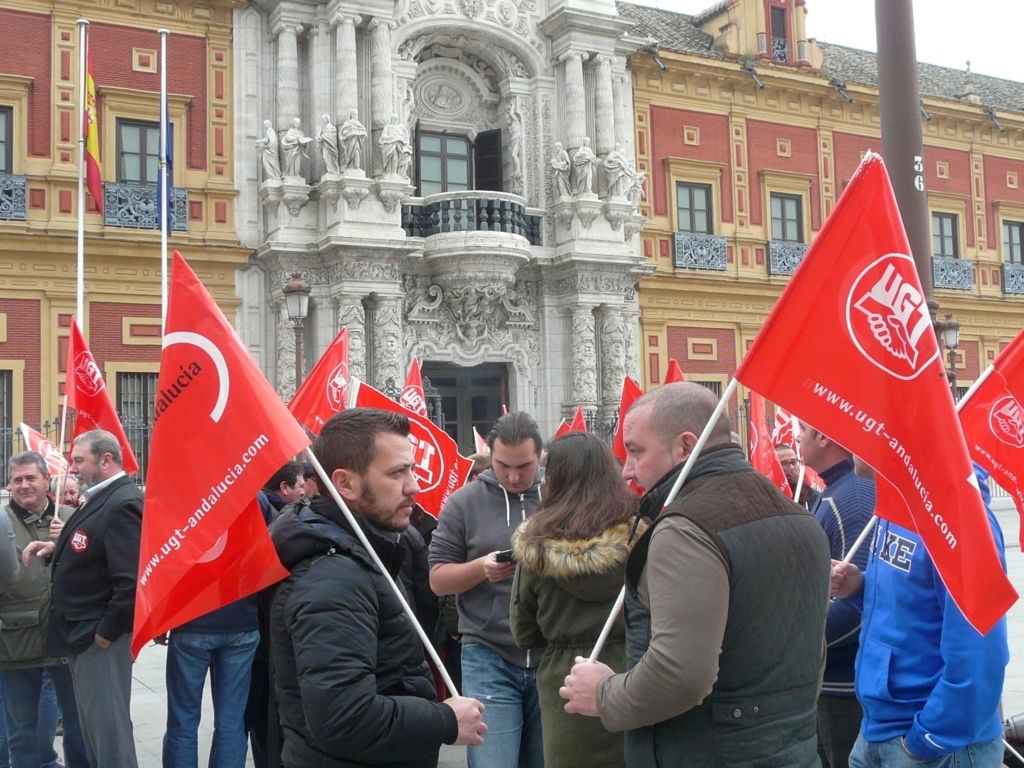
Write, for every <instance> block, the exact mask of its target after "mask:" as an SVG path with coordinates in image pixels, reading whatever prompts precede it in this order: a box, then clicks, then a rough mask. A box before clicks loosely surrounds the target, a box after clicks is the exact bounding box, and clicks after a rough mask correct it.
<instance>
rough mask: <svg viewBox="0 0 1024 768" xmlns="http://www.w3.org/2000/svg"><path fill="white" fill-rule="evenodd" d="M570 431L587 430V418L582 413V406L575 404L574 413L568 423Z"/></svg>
mask: <svg viewBox="0 0 1024 768" xmlns="http://www.w3.org/2000/svg"><path fill="white" fill-rule="evenodd" d="M569 431H570V432H586V431H587V419H586V417H585V416H584V415H583V406H582V405H577V406H576V413H574V414H573V415H572V423H571V424H569Z"/></svg>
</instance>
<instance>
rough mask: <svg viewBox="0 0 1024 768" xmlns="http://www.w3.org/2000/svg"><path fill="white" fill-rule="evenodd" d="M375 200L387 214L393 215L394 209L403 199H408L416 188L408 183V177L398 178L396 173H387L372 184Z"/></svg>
mask: <svg viewBox="0 0 1024 768" xmlns="http://www.w3.org/2000/svg"><path fill="white" fill-rule="evenodd" d="M374 186H375V188H376V193H377V199H378V200H380V202H381V204H382V205H383V206H384V210H385V211H387V212H388V213H394V212H395V209H396V207H397V206H398V204H399V203H401V202H402V201H403V200H405V198H407V197H409V196H410V195H411V194H412V193H413V192H414V191H415V190H416V188H415V187H414V186H413V185H412V184H410V183H409V177H408V176H399V175H398V174H396V173H387V174H385V175H384V176H382V177H381V178H379V179H377V181H376V182H375V184H374Z"/></svg>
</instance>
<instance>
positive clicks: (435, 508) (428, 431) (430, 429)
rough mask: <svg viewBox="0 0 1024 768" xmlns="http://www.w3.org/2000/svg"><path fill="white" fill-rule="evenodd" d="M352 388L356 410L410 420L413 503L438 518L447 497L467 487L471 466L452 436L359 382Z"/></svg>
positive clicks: (428, 420)
mask: <svg viewBox="0 0 1024 768" xmlns="http://www.w3.org/2000/svg"><path fill="white" fill-rule="evenodd" d="M355 387H356V390H355V397H354V399H353V403H354V405H355V407H356V408H380V409H381V410H385V411H393V412H394V413H401V414H403V415H405V416H407V417H408V418H409V428H410V430H411V433H410V435H409V442H411V443H412V447H413V460H414V461H415V462H416V466H414V467H413V472H414V473H415V475H416V482H417V483H419V486H420V492H419V493H417V494H416V503H417V504H419V505H420V506H421V507H423V509H424V510H426V511H427V512H429V513H430V514H431V515H433V516H434V517H437V516H438V515H440V514H441V508H442V507H443V506H444V503H445V502H446V501H448V497H449V496H451V495H452V493H454V492H455V491H457V490H458V489H459V488H461V487H462V486H463V485H465V484H466V481H467V480H468V479H469V473H470V471H471V470H472V469H473V462H472V461H470V460H469V459H467V458H466V457H465V456H462V455H461V454H459V446H458V445H456V444H455V441H454V440H452V438H451V436H449V434H448V433H447V432H445V431H444V430H443V429H441V428H440V427H439V426H437V425H436V424H434V423H433V422H432V421H430V419H428V418H427V417H426V416H421V415H420V414H418V413H416V412H415V411H410V410H409V409H408V408H406V407H405V406H404V405H402V404H401V403H396V402H395V401H394V400H392V399H391V398H390V397H388V396H387V395H385V394H384V393H383V392H379V391H378V390H376V389H374V388H373V387H371V386H370V385H369V384H366V383H364V382H362V381H357V382H356V384H355Z"/></svg>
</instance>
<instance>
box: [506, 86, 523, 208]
mask: <svg viewBox="0 0 1024 768" xmlns="http://www.w3.org/2000/svg"><path fill="white" fill-rule="evenodd" d="M505 121H506V122H507V123H508V155H509V160H510V161H511V162H512V179H511V181H512V194H513V195H522V194H523V193H524V192H525V189H526V184H525V183H524V180H523V116H522V115H521V114H520V112H519V104H518V99H517V98H516V97H515V96H512V97H511V99H510V100H509V103H508V108H507V109H506V110H505Z"/></svg>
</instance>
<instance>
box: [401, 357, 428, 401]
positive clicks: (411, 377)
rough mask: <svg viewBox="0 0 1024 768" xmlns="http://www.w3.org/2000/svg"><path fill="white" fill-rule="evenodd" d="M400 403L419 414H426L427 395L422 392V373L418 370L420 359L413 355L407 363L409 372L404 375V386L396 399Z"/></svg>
mask: <svg viewBox="0 0 1024 768" xmlns="http://www.w3.org/2000/svg"><path fill="white" fill-rule="evenodd" d="M398 402H400V403H401V404H402V405H404V406H405V407H406V408H408V409H409V410H410V411H412V412H413V413H418V414H419V415H420V416H428V414H427V396H426V394H425V393H424V392H423V374H422V373H421V372H420V361H419V360H417V359H416V358H415V357H414V358H413V359H412V363H411V364H410V365H409V374H408V376H406V377H405V387H403V388H402V396H401V397H400V398H399V399H398Z"/></svg>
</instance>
